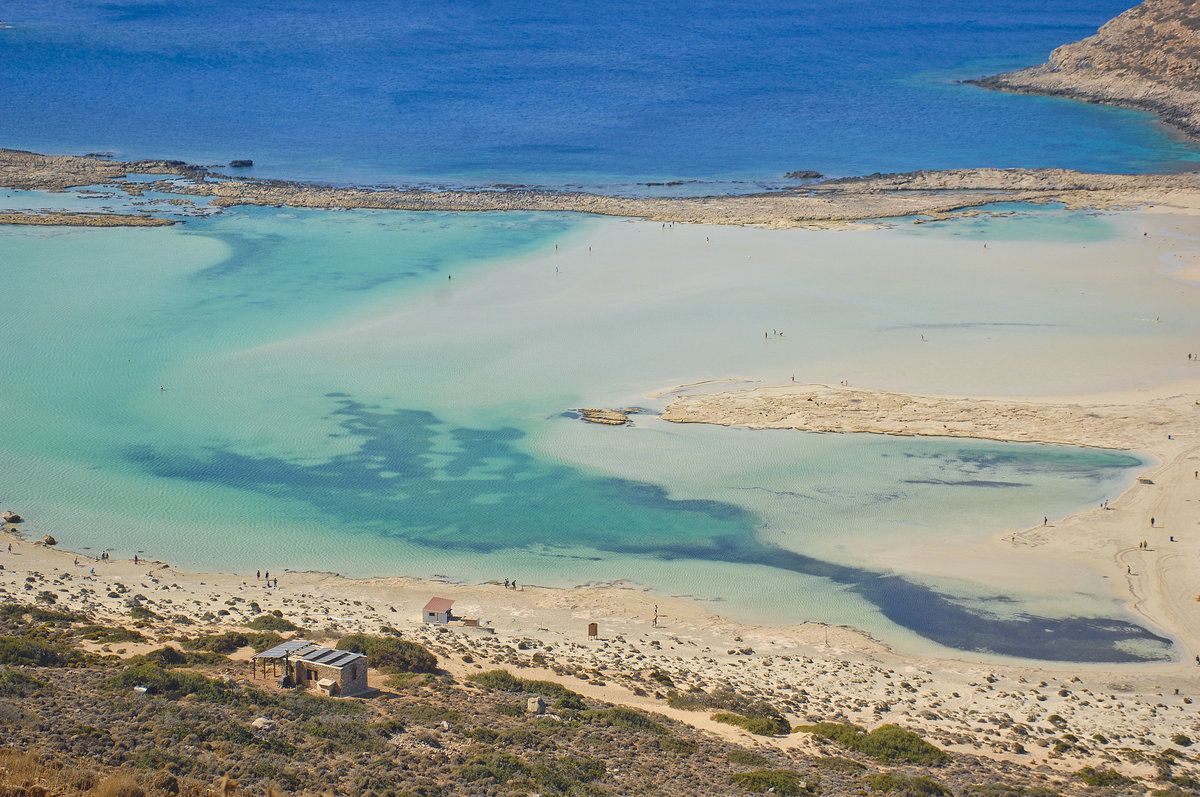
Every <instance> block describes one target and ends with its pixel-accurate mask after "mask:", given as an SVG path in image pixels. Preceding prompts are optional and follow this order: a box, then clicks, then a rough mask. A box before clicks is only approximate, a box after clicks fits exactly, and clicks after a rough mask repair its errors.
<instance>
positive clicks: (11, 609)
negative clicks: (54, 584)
mask: <svg viewBox="0 0 1200 797" xmlns="http://www.w3.org/2000/svg"><path fill="white" fill-rule="evenodd" d="M26 617H28V618H29V622H30V623H52V624H54V625H70V624H71V623H82V622H84V621H86V620H87V618H86V617H85V616H84V615H82V614H80V613H78V612H60V611H58V610H57V609H48V608H45V607H43V606H28V605H25V604H23V603H6V604H4V605H3V606H0V619H4V620H9V621H11V622H19V623H24V622H25V618H26Z"/></svg>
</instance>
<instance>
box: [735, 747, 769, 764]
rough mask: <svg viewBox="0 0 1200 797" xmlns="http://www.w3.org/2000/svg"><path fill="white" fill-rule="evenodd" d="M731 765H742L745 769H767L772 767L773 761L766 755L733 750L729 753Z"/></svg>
mask: <svg viewBox="0 0 1200 797" xmlns="http://www.w3.org/2000/svg"><path fill="white" fill-rule="evenodd" d="M729 763H731V764H741V765H742V766H744V767H765V766H768V765H770V763H771V759H769V758H767V757H766V756H765V755H759V754H758V753H752V752H750V751H749V750H731V751H730V753H729Z"/></svg>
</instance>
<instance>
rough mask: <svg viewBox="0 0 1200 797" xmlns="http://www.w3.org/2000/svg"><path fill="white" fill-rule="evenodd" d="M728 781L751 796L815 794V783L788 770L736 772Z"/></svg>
mask: <svg viewBox="0 0 1200 797" xmlns="http://www.w3.org/2000/svg"><path fill="white" fill-rule="evenodd" d="M730 781H731V782H733V783H736V784H738V785H739V786H742V787H743V788H745V789H746V791H748V792H751V793H753V794H768V793H769V794H785V795H786V794H816V793H817V791H818V788H819V787H818V786H817V785H816V783H815V782H812V783H810V782H808V781H805V780H804V778H803V777H802V776H801V775H800V773H799V772H793V771H792V770H790V769H756V770H754V771H753V772H736V773H734V774H733V775H732V776H731V777H730Z"/></svg>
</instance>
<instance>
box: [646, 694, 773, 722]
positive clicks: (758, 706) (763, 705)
mask: <svg viewBox="0 0 1200 797" xmlns="http://www.w3.org/2000/svg"><path fill="white" fill-rule="evenodd" d="M667 705H668V706H670V707H671V708H678V709H683V710H684V711H705V710H707V709H716V710H718V711H731V712H734V713H736V714H745V715H746V716H749V717H755V716H762V717H782V716H783V714H782V713H781V712H780V711H779V709H777V708H775V706H773V705H771V704H770V703H768V702H767V701H765V700H755V699H753V698H749V697H746V696H745V695H741V694H738V693H737V692H734V691H731V690H728V689H724V690H718V691H715V692H712V693H709V692H705V691H703V690H702V691H699V692H688V693H687V694H679V693H678V692H672V693H671V694H669V695H667Z"/></svg>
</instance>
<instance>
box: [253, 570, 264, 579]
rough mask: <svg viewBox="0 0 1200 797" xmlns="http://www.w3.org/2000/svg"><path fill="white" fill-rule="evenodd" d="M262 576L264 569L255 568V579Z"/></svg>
mask: <svg viewBox="0 0 1200 797" xmlns="http://www.w3.org/2000/svg"><path fill="white" fill-rule="evenodd" d="M260 578H262V571H261V570H255V571H254V580H255V581H257V580H259V579H260Z"/></svg>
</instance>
